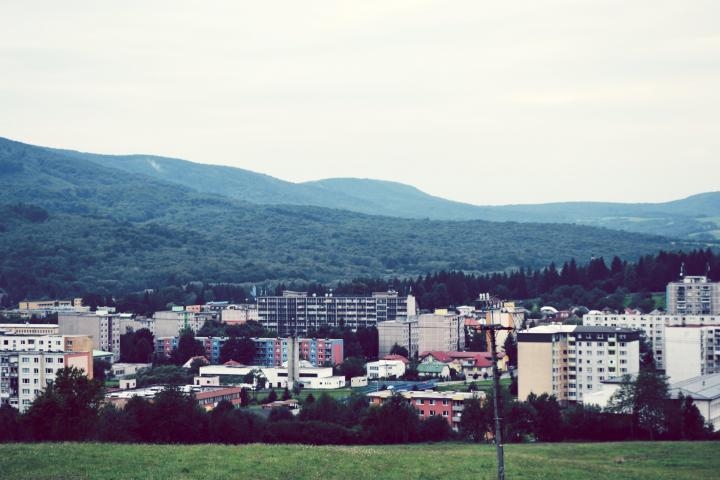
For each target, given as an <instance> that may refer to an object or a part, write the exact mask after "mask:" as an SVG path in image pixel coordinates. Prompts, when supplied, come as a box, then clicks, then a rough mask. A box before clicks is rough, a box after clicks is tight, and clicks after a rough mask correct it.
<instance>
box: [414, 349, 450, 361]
mask: <svg viewBox="0 0 720 480" xmlns="http://www.w3.org/2000/svg"><path fill="white" fill-rule="evenodd" d="M428 355H432V356H433V358H434V359H435V360H436V361H438V362H442V363H448V362H452V357H451V356H450V355H448V353H447V352H440V351H437V350H431V351H429V352H422V353H420V355H419V357H420V358H425V357H427V356H428Z"/></svg>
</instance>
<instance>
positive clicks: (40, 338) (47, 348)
mask: <svg viewBox="0 0 720 480" xmlns="http://www.w3.org/2000/svg"><path fill="white" fill-rule="evenodd" d="M31 350H34V351H39V352H92V350H93V346H92V339H91V338H90V337H88V336H87V335H8V334H4V333H0V351H3V352H9V351H17V352H20V351H31Z"/></svg>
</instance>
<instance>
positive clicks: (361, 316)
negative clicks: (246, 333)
mask: <svg viewBox="0 0 720 480" xmlns="http://www.w3.org/2000/svg"><path fill="white" fill-rule="evenodd" d="M257 304H258V317H259V318H260V323H261V324H262V325H263V326H264V327H265V328H267V329H269V330H274V331H276V332H277V334H278V335H279V336H281V337H286V336H289V335H290V334H291V333H294V334H296V335H305V334H307V333H308V332H310V331H313V330H317V329H319V328H321V327H343V326H348V327H350V328H352V329H357V328H360V327H375V326H377V324H378V322H382V321H385V320H395V319H398V318H406V317H407V316H408V315H415V308H416V307H415V297H413V296H412V295H408V296H400V295H398V293H397V292H395V291H389V292H379V293H373V294H372V296H369V297H368V296H338V295H332V294H327V295H323V296H316V295H308V294H307V293H306V292H292V291H285V292H283V294H282V296H261V297H258V299H257Z"/></svg>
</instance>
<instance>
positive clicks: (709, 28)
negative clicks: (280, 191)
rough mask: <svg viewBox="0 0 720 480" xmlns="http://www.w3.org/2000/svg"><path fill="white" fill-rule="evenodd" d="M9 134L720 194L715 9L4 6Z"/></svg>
mask: <svg viewBox="0 0 720 480" xmlns="http://www.w3.org/2000/svg"><path fill="white" fill-rule="evenodd" d="M0 136H4V137H8V138H12V139H15V140H20V141H24V142H28V143H33V144H38V145H47V146H54V147H62V148H70V149H75V150H82V151H91V152H97V153H118V154H120V153H150V154H157V155H163V156H172V157H179V158H183V159H187V160H192V161H195V162H201V163H212V164H222V165H231V166H236V167H240V168H245V169H249V170H253V171H256V172H262V173H267V174H269V175H273V176H275V177H279V178H282V179H284V180H289V181H293V182H299V181H305V180H314V179H321V178H329V177H361V178H376V179H384V180H394V181H398V182H403V183H408V184H411V185H414V186H416V187H418V188H420V189H422V190H424V191H426V192H428V193H431V194H433V195H438V196H442V197H445V198H449V199H454V200H459V201H464V202H469V203H474V204H479V205H486V204H508V203H540V202H552V201H568V200H601V201H617V202H626V201H627V202H639V201H644V202H657V201H666V200H671V199H676V198H681V197H684V196H688V195H691V194H694V193H699V192H703V191H711V190H712V191H715V190H720V2H718V1H717V0H709V1H692V0H678V1H663V0H647V1H631V0H618V1H570V0H568V1H561V0H543V1H537V0H532V1H517V0H515V1H512V2H485V1H479V0H472V1H467V2H464V1H420V0H414V1H394V0H380V1H368V0H354V1H346V2H345V1H337V0H334V1H327V2H315V1H307V0H305V1H297V0H292V1H263V2H255V1H254V2H244V1H227V2H210V1H208V2H200V1H195V2H185V1H178V0H172V1H167V2H160V1H156V2H151V1H122V2H97V1H84V2H80V1H62V2H59V1H27V2H15V1H9V0H0Z"/></svg>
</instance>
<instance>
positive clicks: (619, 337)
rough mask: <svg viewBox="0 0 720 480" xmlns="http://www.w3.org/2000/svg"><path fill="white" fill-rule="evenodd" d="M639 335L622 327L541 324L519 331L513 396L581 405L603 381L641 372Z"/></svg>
mask: <svg viewBox="0 0 720 480" xmlns="http://www.w3.org/2000/svg"><path fill="white" fill-rule="evenodd" d="M639 336H640V334H639V332H637V331H634V330H628V329H623V328H609V327H585V326H576V325H546V326H540V327H535V328H531V329H528V330H523V331H521V332H519V333H518V398H520V399H522V400H524V399H526V398H527V396H528V395H530V393H535V394H537V395H541V394H543V393H547V394H549V395H555V397H556V398H557V399H558V401H559V402H560V404H561V405H569V404H575V403H581V402H582V401H583V396H584V395H587V394H591V393H593V392H595V391H597V390H599V389H600V388H601V382H602V381H603V380H605V379H609V378H612V377H618V376H622V375H625V374H630V375H632V374H636V373H638V371H639V370H640V349H639Z"/></svg>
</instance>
